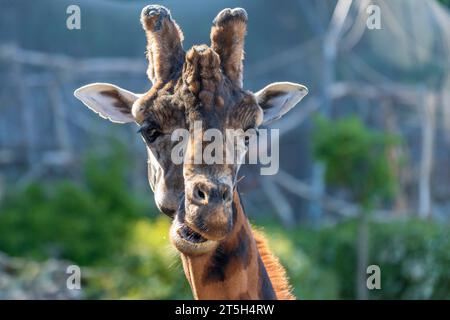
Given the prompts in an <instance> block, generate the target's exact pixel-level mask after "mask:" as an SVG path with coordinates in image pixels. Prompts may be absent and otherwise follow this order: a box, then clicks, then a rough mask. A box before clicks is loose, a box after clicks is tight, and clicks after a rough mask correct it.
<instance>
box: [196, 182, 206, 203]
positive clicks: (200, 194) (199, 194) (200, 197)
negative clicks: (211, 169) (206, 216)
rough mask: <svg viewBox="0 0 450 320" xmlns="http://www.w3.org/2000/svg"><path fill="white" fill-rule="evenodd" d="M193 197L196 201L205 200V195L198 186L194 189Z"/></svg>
mask: <svg viewBox="0 0 450 320" xmlns="http://www.w3.org/2000/svg"><path fill="white" fill-rule="evenodd" d="M194 197H195V198H196V199H197V200H200V201H204V200H205V199H206V194H205V192H203V191H202V190H201V189H200V188H199V187H198V186H196V187H195V189H194Z"/></svg>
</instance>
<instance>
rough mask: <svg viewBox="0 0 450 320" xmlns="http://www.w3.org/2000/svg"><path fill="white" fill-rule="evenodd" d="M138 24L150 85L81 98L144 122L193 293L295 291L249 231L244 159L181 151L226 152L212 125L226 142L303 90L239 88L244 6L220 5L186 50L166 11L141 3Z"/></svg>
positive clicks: (100, 90) (247, 295) (153, 176)
mask: <svg viewBox="0 0 450 320" xmlns="http://www.w3.org/2000/svg"><path fill="white" fill-rule="evenodd" d="M141 23H142V26H143V28H144V31H145V34H146V37H147V59H148V69H147V75H148V77H149V80H150V81H151V82H152V86H151V88H150V90H149V91H147V92H145V93H144V94H135V93H132V92H130V91H128V90H125V89H122V88H119V87H117V86H114V85H111V84H105V83H94V84H89V85H86V86H83V87H81V88H79V89H77V90H76V91H75V96H76V97H77V98H78V99H80V100H81V101H82V102H83V103H84V104H85V105H87V106H88V107H89V108H90V109H91V110H93V111H94V112H96V113H98V114H99V115H100V116H102V117H103V118H107V119H109V120H111V121H113V122H117V123H130V122H135V123H136V124H137V125H138V126H139V133H140V134H141V135H142V138H143V140H144V142H145V144H146V147H147V153H148V179H149V183H150V186H151V188H152V190H153V192H154V196H155V202H156V204H157V206H158V208H159V210H160V211H161V212H163V213H165V214H167V215H168V216H170V217H171V218H172V219H173V223H172V227H171V230H170V239H171V242H172V243H173V244H174V246H175V248H176V249H177V250H178V251H179V252H180V257H181V259H182V262H183V268H184V271H185V274H186V277H187V279H188V281H189V284H190V286H191V288H192V292H193V295H194V297H195V298H197V299H276V298H278V299H290V298H293V296H292V295H291V293H290V286H289V284H288V282H287V278H286V274H285V271H284V268H283V267H282V266H281V265H280V263H279V262H278V260H277V259H276V257H274V256H273V255H272V254H271V253H270V251H269V250H268V249H267V245H266V242H265V240H264V239H263V237H262V236H261V235H260V234H259V233H257V232H255V231H253V230H252V228H251V227H250V224H249V222H248V219H247V217H246V215H245V212H244V210H243V207H242V205H241V201H240V197H239V194H238V191H237V182H238V178H237V177H238V172H239V168H240V164H241V161H229V162H228V161H222V162H219V161H200V162H195V161H185V159H195V156H196V154H197V153H198V150H205V149H208V147H209V149H208V150H209V151H210V156H212V157H216V156H218V154H217V153H223V154H224V155H225V156H226V150H227V148H228V147H227V146H225V147H222V148H220V147H218V148H216V149H214V150H212V148H211V146H210V145H209V143H210V142H211V139H212V137H211V136H212V135H213V134H211V132H215V133H221V134H222V136H221V137H220V139H223V140H226V139H225V138H223V137H226V133H227V131H229V130H233V131H236V132H244V133H245V132H250V131H252V130H253V131H256V130H258V128H259V127H260V126H261V125H264V124H267V123H269V122H272V121H274V120H276V119H278V118H280V117H281V116H283V115H284V114H286V113H287V112H288V111H289V110H290V109H292V108H293V107H294V106H295V105H296V104H297V103H298V102H300V100H301V99H302V98H303V97H304V96H305V95H306V94H307V93H308V90H307V88H306V87H305V86H303V85H300V84H296V83H291V82H277V83H272V84H269V85H268V86H266V87H265V88H263V89H261V90H260V91H258V92H256V93H252V92H250V91H247V90H244V89H243V64H242V61H243V57H244V38H245V34H246V27H247V13H246V12H245V10H244V9H242V8H236V9H224V10H223V11H221V12H220V13H219V14H218V16H217V17H216V18H215V19H214V20H213V26H212V29H211V45H210V46H207V45H198V46H193V47H192V48H191V49H189V50H188V51H187V52H185V51H184V49H183V46H182V41H183V34H182V32H181V29H180V27H179V26H178V24H177V23H176V22H175V20H174V19H173V18H172V16H171V14H170V11H169V10H168V9H166V8H164V7H162V6H158V5H151V6H147V7H145V8H144V9H143V10H142V13H141ZM199 122H200V123H201V126H200V128H196V123H199ZM177 130H182V131H183V132H184V133H183V134H184V135H185V141H184V143H185V144H184V145H183V150H181V153H180V152H179V153H178V154H181V156H182V157H183V159H184V160H183V161H173V159H172V153H173V150H174V149H176V147H177V142H179V141H177V140H176V139H173V134H174V132H176V131H177ZM198 131H199V132H198ZM205 135H206V136H207V139H204V136H205ZM208 136H209V137H208ZM238 136H241V137H242V134H241V135H240V134H238ZM199 137H200V138H199ZM218 139H219V138H218ZM220 139H219V140H220ZM237 148H238V149H239V151H238V152H237V156H236V155H233V157H234V158H233V159H238V160H239V159H240V160H242V158H243V156H245V154H246V152H247V150H246V149H247V148H246V147H245V145H242V142H240V143H237ZM178 151H179V150H178ZM202 156H203V155H202Z"/></svg>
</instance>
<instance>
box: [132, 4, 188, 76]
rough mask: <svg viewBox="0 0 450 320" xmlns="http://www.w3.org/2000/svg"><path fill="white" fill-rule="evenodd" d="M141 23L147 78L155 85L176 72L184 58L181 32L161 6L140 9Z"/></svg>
mask: <svg viewBox="0 0 450 320" xmlns="http://www.w3.org/2000/svg"><path fill="white" fill-rule="evenodd" d="M141 23H142V26H143V28H144V30H145V33H146V36H147V58H148V63H149V65H148V69H147V75H148V78H149V79H150V80H151V81H152V82H153V84H154V85H155V84H156V83H158V82H166V81H169V80H170V79H171V77H173V75H174V74H175V73H177V72H178V71H179V70H180V69H181V66H182V65H183V60H184V51H183V46H182V41H183V33H182V32H181V29H180V27H179V26H178V25H177V24H176V22H175V21H174V20H173V19H172V17H171V15H170V11H169V10H168V9H166V8H165V7H163V6H159V5H149V6H146V7H145V8H144V9H142V12H141Z"/></svg>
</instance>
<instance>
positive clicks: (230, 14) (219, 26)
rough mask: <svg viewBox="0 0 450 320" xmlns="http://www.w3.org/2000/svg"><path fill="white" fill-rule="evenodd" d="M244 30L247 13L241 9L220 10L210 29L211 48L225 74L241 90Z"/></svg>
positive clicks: (245, 28)
mask: <svg viewBox="0 0 450 320" xmlns="http://www.w3.org/2000/svg"><path fill="white" fill-rule="evenodd" d="M246 30H247V12H246V11H245V10H244V9H242V8H235V9H229V8H228V9H224V10H222V11H221V12H220V13H219V14H218V15H217V17H216V18H215V19H214V21H213V26H212V28H211V47H212V48H213V49H214V51H216V52H217V53H218V54H219V56H220V60H221V65H222V68H223V70H224V72H225V74H226V75H227V76H228V78H229V79H230V80H231V81H232V82H233V83H235V84H236V85H237V86H239V87H241V88H242V77H243V75H242V73H243V64H242V60H243V59H244V38H245V33H246Z"/></svg>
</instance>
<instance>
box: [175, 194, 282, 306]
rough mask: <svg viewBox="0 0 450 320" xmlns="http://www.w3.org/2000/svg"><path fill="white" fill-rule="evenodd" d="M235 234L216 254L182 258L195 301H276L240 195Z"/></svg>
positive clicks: (235, 199) (235, 204) (236, 203)
mask: <svg viewBox="0 0 450 320" xmlns="http://www.w3.org/2000/svg"><path fill="white" fill-rule="evenodd" d="M233 222H234V226H233V230H232V231H231V234H230V236H229V237H227V239H225V240H224V241H223V242H221V243H220V244H219V246H218V247H217V249H216V250H214V251H213V252H211V253H207V254H204V255H200V256H188V255H185V254H181V260H182V263H183V269H184V272H185V274H186V278H187V279H188V281H189V284H190V286H191V289H192V293H193V295H194V298H195V299H234V300H238V299H265V300H267V299H276V295H275V291H274V289H273V286H272V283H271V280H270V278H269V275H268V273H267V270H266V267H265V266H264V263H263V260H262V258H261V256H260V254H259V252H258V248H257V244H256V241H255V239H254V237H253V233H252V229H251V227H250V223H249V221H248V219H247V216H246V215H245V213H244V210H243V207H242V205H241V202H240V197H239V194H238V192H237V191H234V194H233Z"/></svg>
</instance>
